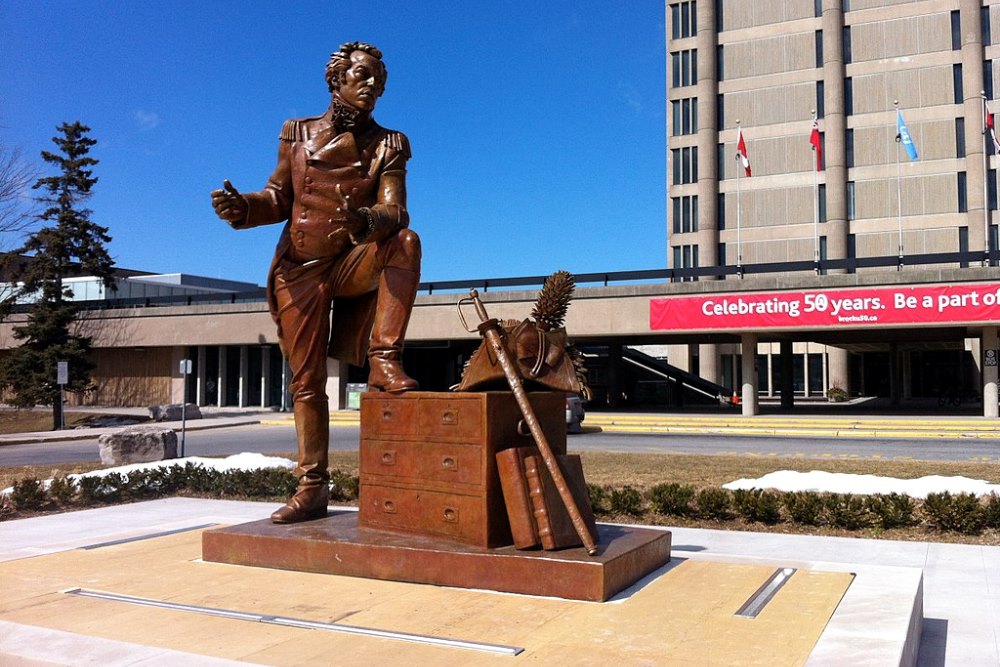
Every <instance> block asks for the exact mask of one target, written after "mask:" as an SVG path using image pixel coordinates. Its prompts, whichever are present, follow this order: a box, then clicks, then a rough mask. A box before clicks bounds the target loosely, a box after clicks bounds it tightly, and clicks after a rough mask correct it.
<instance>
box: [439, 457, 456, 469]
mask: <svg viewBox="0 0 1000 667" xmlns="http://www.w3.org/2000/svg"><path fill="white" fill-rule="evenodd" d="M441 467H442V468H444V469H445V470H458V461H456V460H455V459H454V458H453V457H451V456H446V457H444V458H443V459H441Z"/></svg>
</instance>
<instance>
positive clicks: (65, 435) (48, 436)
mask: <svg viewBox="0 0 1000 667" xmlns="http://www.w3.org/2000/svg"><path fill="white" fill-rule="evenodd" d="M200 421H202V420H192V421H189V422H188V423H187V426H186V429H185V430H187V431H207V430H209V429H215V428H229V427H231V426H250V425H253V424H260V423H262V421H261V420H260V419H249V418H248V419H241V420H234V421H230V422H226V423H224V424H219V423H212V422H211V421H209V422H208V423H205V424H202V423H197V422H200ZM153 424H156V425H161V426H166V427H167V428H172V429H174V430H175V431H177V432H180V430H181V427H180V422H151V423H147V424H146V425H153ZM192 424H195V425H192ZM142 425H143V424H133V426H142ZM119 428H127V427H125V426H121V427H112V428H100V429H73V430H72V431H65V432H63V431H51V432H49V431H47V432H45V433H44V434H38V433H34V434H32V433H12V434H11V435H10V436H3V437H2V438H0V447H5V446H7V445H30V444H37V443H44V442H71V441H74V440H93V439H94V438H98V437H100V436H102V435H104V434H105V433H114V432H115V431H117V430H118V429H119Z"/></svg>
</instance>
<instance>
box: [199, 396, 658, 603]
mask: <svg viewBox="0 0 1000 667" xmlns="http://www.w3.org/2000/svg"><path fill="white" fill-rule="evenodd" d="M531 403H532V406H533V407H534V409H535V412H536V413H537V417H538V421H539V423H540V424H541V425H542V428H543V431H544V432H545V434H546V438H547V439H548V440H549V443H550V446H551V447H552V449H553V450H554V451H555V452H556V453H558V454H561V453H564V452H565V451H566V422H565V419H566V417H565V397H564V396H563V395H562V394H557V393H546V392H541V393H538V394H533V395H532V396H531ZM520 417H521V415H520V412H519V411H518V408H517V404H516V402H515V401H514V398H513V396H512V394H510V393H509V392H482V393H480V392H470V393H434V392H410V393H406V394H403V395H399V396H389V395H385V394H365V395H364V396H363V398H362V404H361V492H360V501H359V502H360V505H361V510H360V512H353V511H351V512H340V513H335V514H330V515H328V516H327V517H325V518H323V519H318V520H315V521H306V522H303V523H299V524H291V525H287V524H285V525H275V524H272V523H271V522H270V521H267V520H265V521H257V522H253V523H247V524H243V525H239V526H231V527H227V528H220V529H217V530H210V531H205V533H204V536H203V538H202V558H203V559H204V560H206V561H213V562H219V563H229V564H233V565H253V566H257V567H271V568H278V569H286V570H296V571H303V572H317V573H323V574H339V575H346V576H354V577H367V578H371V579H387V580H393V581H407V582H414V583H426V584H436V585H439V586H456V587H461V588H481V589H488V590H496V591H504V592H509V593H526V594H531V595H546V596H554V597H562V598H568V599H574V600H591V601H597V602H601V601H604V600H607V599H608V598H610V597H611V596H613V595H614V594H615V593H617V592H619V591H621V590H623V589H625V588H627V587H628V586H630V585H631V584H633V583H634V582H636V581H638V580H639V579H641V578H642V577H644V576H645V575H647V574H649V573H650V572H653V571H654V570H656V569H657V568H659V567H661V566H662V565H664V564H666V563H667V562H669V561H670V540H671V535H670V532H669V531H663V530H652V529H643V528H626V527H622V526H600V527H599V533H600V535H599V537H600V539H599V541H598V553H597V555H595V556H589V555H588V554H587V552H586V551H585V550H584V549H583V548H580V547H578V548H572V549H563V550H559V551H530V550H517V549H515V548H514V547H513V544H512V543H513V539H512V538H511V533H510V526H509V523H508V521H507V514H506V508H505V506H504V503H503V497H502V495H501V490H500V481H499V476H498V474H497V466H496V459H495V456H496V453H497V452H498V451H501V450H504V449H508V448H511V447H523V446H525V445H530V444H532V443H533V440H532V439H531V438H530V436H525V435H523V434H524V433H526V429H523V428H519V427H518V421H519V419H520Z"/></svg>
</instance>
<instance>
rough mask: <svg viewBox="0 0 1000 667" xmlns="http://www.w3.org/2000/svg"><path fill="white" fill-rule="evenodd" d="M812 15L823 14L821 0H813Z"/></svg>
mask: <svg viewBox="0 0 1000 667" xmlns="http://www.w3.org/2000/svg"><path fill="white" fill-rule="evenodd" d="M813 15H814V16H815V17H816V18H819V17H820V16H823V0H813Z"/></svg>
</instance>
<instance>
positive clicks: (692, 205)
mask: <svg viewBox="0 0 1000 667" xmlns="http://www.w3.org/2000/svg"><path fill="white" fill-rule="evenodd" d="M671 199H672V201H673V214H674V220H673V222H674V224H673V230H674V234H687V233H689V232H696V231H698V197H697V195H693V196H689V197H672V198H671Z"/></svg>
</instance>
